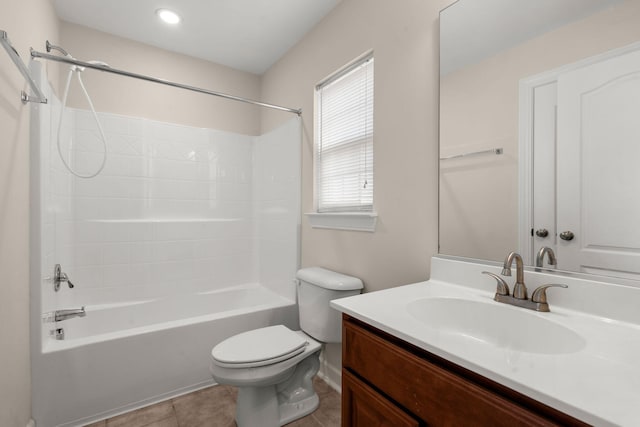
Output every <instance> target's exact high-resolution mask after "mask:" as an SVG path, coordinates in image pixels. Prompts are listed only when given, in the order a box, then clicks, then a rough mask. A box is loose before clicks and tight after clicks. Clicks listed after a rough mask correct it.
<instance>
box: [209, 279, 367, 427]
mask: <svg viewBox="0 0 640 427" xmlns="http://www.w3.org/2000/svg"><path fill="white" fill-rule="evenodd" d="M296 277H297V278H298V307H299V313H300V325H301V327H302V330H301V331H293V330H291V329H289V328H287V327H286V326H284V325H276V326H269V327H265V328H260V329H254V330H251V331H248V332H243V333H241V334H238V335H235V336H232V337H230V338H227V339H226V340H224V341H222V342H221V343H220V344H218V345H216V346H215V347H214V348H213V349H212V350H211V369H210V370H211V375H212V376H213V378H214V379H215V380H216V381H217V382H218V383H219V384H228V385H232V386H236V387H238V401H237V403H236V423H237V425H238V427H276V426H281V425H284V424H287V423H290V422H292V421H294V420H296V419H298V418H301V417H304V416H305V415H308V414H310V413H311V412H313V411H314V410H315V409H316V408H317V407H318V404H319V398H318V395H317V393H316V392H315V390H314V388H313V377H314V376H315V375H316V373H317V372H318V369H319V367H320V360H319V356H320V350H321V348H322V344H321V343H322V342H340V341H341V319H340V313H338V312H337V311H336V310H334V309H332V308H331V307H330V306H329V301H331V300H332V299H337V298H343V297H346V296H351V295H355V294H358V293H360V292H361V290H362V281H361V280H360V279H357V278H355V277H351V276H346V275H343V274H340V273H336V272H333V271H329V270H325V269H322V268H318V267H313V268H306V269H302V270H299V271H298V273H297V275H296Z"/></svg>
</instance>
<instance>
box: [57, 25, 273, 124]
mask: <svg viewBox="0 0 640 427" xmlns="http://www.w3.org/2000/svg"><path fill="white" fill-rule="evenodd" d="M51 42H52V43H53V44H58V45H60V46H62V47H63V48H65V49H66V50H67V51H68V52H69V53H70V54H71V55H73V56H74V57H76V58H78V59H82V60H86V61H89V60H100V61H104V62H106V63H107V64H109V65H110V66H112V67H114V68H119V69H122V70H126V71H131V72H134V73H138V74H144V75H148V76H152V77H157V78H161V79H165V80H170V81H174V82H176V83H182V84H187V85H190V86H197V87H201V88H204V89H209V90H213V91H216V92H223V93H228V94H232V95H236V96H240V97H244V98H249V99H257V98H259V97H260V78H259V77H258V76H257V75H255V74H251V73H247V72H244V71H238V70H234V69H232V68H229V67H225V66H223V65H219V64H214V63H212V62H208V61H204V60H202V59H197V58H193V57H189V56H186V55H180V54H177V53H173V52H169V51H167V50H163V49H159V48H156V47H153V46H149V45H146V44H142V43H138V42H134V41H131V40H127V39H123V38H121V37H116V36H113V35H110V34H107V33H103V32H100V31H96V30H92V29H90V28H87V27H83V26H80V25H76V24H70V23H67V22H63V23H62V24H61V31H60V38H59V40H55V41H54V40H53V39H52V40H51ZM67 70H68V68H66V66H65V70H64V71H63V72H61V76H60V78H61V84H60V87H61V92H62V90H63V89H64V81H65V80H66V78H67V73H68V71H67ZM82 79H83V81H84V83H85V85H86V87H87V90H88V92H89V95H90V96H91V99H92V101H93V104H94V105H95V108H96V110H98V111H101V112H109V113H116V114H125V115H131V116H135V117H145V118H149V119H154V120H160V121H167V122H172V123H180V124H184V125H188V126H198V127H207V128H214V129H221V130H226V131H231V132H238V133H242V134H246V135H257V134H258V133H259V130H260V107H256V106H253V105H249V104H245V103H241V102H237V101H231V100H227V99H223V98H220V97H215V96H210V95H205V94H201V93H197V92H191V91H186V90H183V89H178V88H173V87H170V86H165V85H161V84H157V83H151V82H147V81H143V80H138V79H132V78H128V77H123V76H118V75H115V74H109V73H103V72H100V71H95V70H88V71H86V72H84V73H83V75H82ZM68 104H69V105H71V106H72V107H77V108H87V103H86V101H85V98H84V94H83V93H82V91H81V90H80V89H79V87H78V84H77V82H75V83H74V84H72V86H71V91H70V95H69V102H68Z"/></svg>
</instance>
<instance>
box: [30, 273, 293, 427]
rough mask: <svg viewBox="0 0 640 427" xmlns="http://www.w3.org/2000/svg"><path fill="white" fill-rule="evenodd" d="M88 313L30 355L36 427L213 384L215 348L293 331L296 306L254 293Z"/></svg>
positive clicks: (235, 291) (86, 419)
mask: <svg viewBox="0 0 640 427" xmlns="http://www.w3.org/2000/svg"><path fill="white" fill-rule="evenodd" d="M86 311H87V316H86V317H82V318H74V319H68V320H65V321H63V322H58V323H57V325H56V326H57V327H63V328H64V332H65V339H64V340H62V341H56V340H53V339H51V340H49V341H48V342H47V343H46V344H45V346H44V348H43V351H42V353H41V354H34V355H33V357H37V358H39V359H40V360H39V363H35V364H34V366H37V367H38V369H39V370H40V372H37V373H34V375H37V376H39V377H41V378H42V379H44V380H42V379H41V380H40V381H39V384H41V385H40V386H38V387H34V390H33V415H34V419H35V420H36V423H37V426H38V427H49V426H76V425H84V424H87V423H90V422H93V421H97V420H100V419H104V418H107V417H111V416H113V415H116V414H119V413H122V412H126V411H129V410H132V409H135V408H138V407H141V406H145V405H148V404H150V403H154V402H157V401H160V400H164V399H167V398H170V397H173V396H177V395H180V394H184V393H186V392H189V391H192V390H195V389H198V388H202V387H205V386H208V385H211V384H214V383H213V380H212V378H211V375H210V374H209V354H210V351H211V348H212V347H213V346H214V345H215V344H217V343H219V342H220V341H222V340H223V339H225V338H227V337H229V336H231V335H234V334H237V333H239V332H243V331H246V330H250V329H254V328H258V327H263V326H268V325H275V324H285V325H287V326H289V327H290V328H297V327H298V321H297V308H296V306H295V303H294V302H292V301H290V300H288V299H285V298H282V297H280V296H278V295H276V294H275V293H273V292H271V291H269V290H268V289H266V288H264V287H262V286H259V285H248V286H242V287H235V288H229V289H223V290H219V291H214V292H207V293H199V294H193V295H179V296H174V297H167V298H162V299H157V300H144V301H133V302H128V303H120V304H110V305H103V306H87V307H86ZM43 326H44V327H51V326H52V324H45V325H43Z"/></svg>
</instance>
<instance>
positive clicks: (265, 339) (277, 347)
mask: <svg viewBox="0 0 640 427" xmlns="http://www.w3.org/2000/svg"><path fill="white" fill-rule="evenodd" d="M307 344H308V343H307V340H305V339H304V338H303V337H302V336H300V335H299V334H297V333H295V332H293V331H292V330H291V329H289V328H287V327H286V326H283V325H276V326H268V327H266V328H260V329H254V330H252V331H249V332H243V333H241V334H238V335H235V336H232V337H230V338H227V339H226V340H224V341H222V342H221V343H220V344H218V345H216V346H215V347H214V348H213V350H211V356H212V357H213V359H214V360H215V361H216V364H218V365H219V366H223V367H231V368H234V367H235V368H239V367H243V368H244V367H255V366H265V365H270V364H273V363H277V362H280V361H282V360H286V359H289V358H291V357H293V356H295V355H297V354H300V353H302V352H303V351H304V348H305V346H306V345H307Z"/></svg>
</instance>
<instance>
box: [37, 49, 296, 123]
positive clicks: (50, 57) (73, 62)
mask: <svg viewBox="0 0 640 427" xmlns="http://www.w3.org/2000/svg"><path fill="white" fill-rule="evenodd" d="M50 49H55V50H58V51H60V52H61V53H66V51H65V50H64V49H62V48H61V47H59V46H54V45H52V44H51V43H49V42H47V50H50ZM31 57H32V58H42V59H46V60H49V61H56V62H63V63H65V64H69V65H78V66H80V67H85V68H92V69H94V70H98V71H104V72H107V73H112V74H118V75H121V76H125V77H132V78H134V79H139V80H146V81H148V82H153V83H160V84H163V85H167V86H172V87H176V88H179V89H185V90H190V91H193V92H199V93H204V94H207V95H213V96H219V97H221V98H225V99H231V100H234V101H240V102H245V103H248V104H252V105H257V106H260V107H266V108H273V109H275V110H280V111H286V112H289V113H294V114H297V115H298V116H300V115H301V114H302V110H301V109H294V108H288V107H281V106H279V105H274V104H267V103H265V102H260V101H254V100H252V99H248V98H242V97H240V96H235V95H229V94H226V93H222V92H215V91H212V90H208V89H202V88H199V87H195V86H189V85H185V84H182V83H176V82H172V81H169V80H164V79H159V78H156V77H151V76H145V75H144V74H137V73H132V72H130V71H125V70H119V69H117V68H113V67H110V66H108V65H102V64H95V63H92V62H86V61H80V60H78V59H75V58H72V57H70V56H58V55H52V54H50V53H44V52H38V51H37V50H33V48H31Z"/></svg>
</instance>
